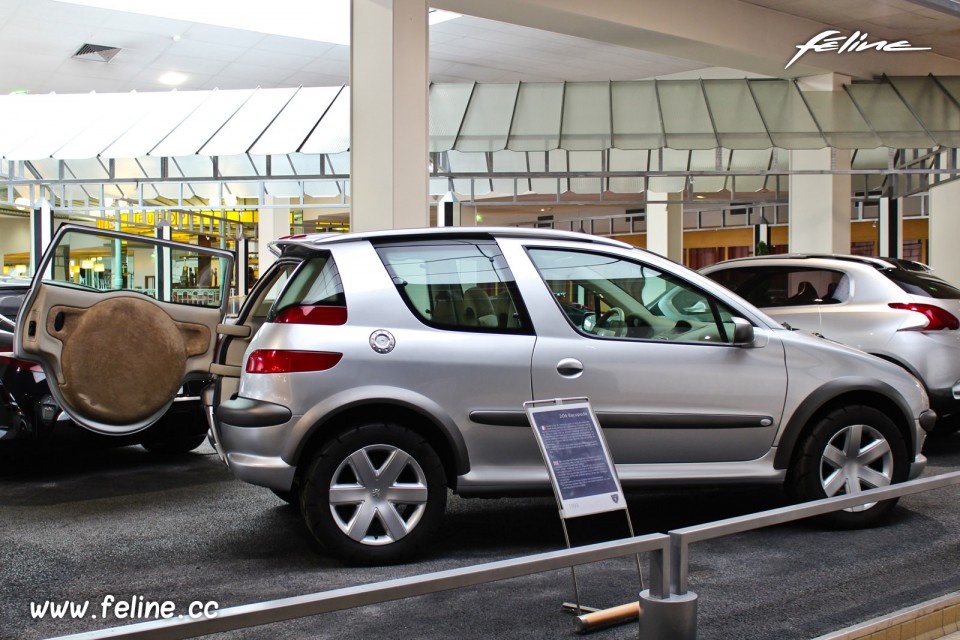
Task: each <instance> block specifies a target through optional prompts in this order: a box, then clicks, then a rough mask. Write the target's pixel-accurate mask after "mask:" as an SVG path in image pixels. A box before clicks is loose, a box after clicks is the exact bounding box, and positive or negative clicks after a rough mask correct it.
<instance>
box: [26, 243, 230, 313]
mask: <svg viewBox="0 0 960 640" xmlns="http://www.w3.org/2000/svg"><path fill="white" fill-rule="evenodd" d="M54 251H55V253H54V258H53V262H52V264H51V266H50V269H49V270H48V271H47V273H46V274H45V275H44V280H45V281H47V282H51V281H52V282H55V283H57V284H60V285H66V286H68V287H76V288H81V289H88V290H89V289H95V290H98V291H136V292H138V293H142V294H143V295H146V296H149V297H151V298H153V299H155V300H160V301H163V302H176V303H179V304H187V305H194V306H201V307H219V306H220V303H221V301H222V300H223V296H224V291H225V288H226V287H225V282H224V279H225V278H224V277H225V276H226V275H227V273H228V271H227V269H228V266H227V262H226V261H225V260H221V259H220V258H217V257H214V256H211V255H210V254H207V253H204V252H202V251H195V250H193V249H189V248H181V247H177V248H166V247H164V248H158V247H157V246H156V245H154V244H151V243H150V242H149V241H147V240H146V239H145V240H144V241H139V240H135V239H129V238H115V237H111V236H101V235H97V234H96V231H95V230H93V229H91V230H83V231H70V232H68V233H66V234H64V236H63V237H62V238H61V239H60V241H59V242H58V244H57V246H56V248H55V250H54Z"/></svg>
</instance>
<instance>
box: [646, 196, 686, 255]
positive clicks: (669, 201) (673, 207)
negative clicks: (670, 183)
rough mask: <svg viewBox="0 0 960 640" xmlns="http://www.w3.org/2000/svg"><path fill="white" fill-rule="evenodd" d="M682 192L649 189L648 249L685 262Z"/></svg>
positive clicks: (647, 212) (647, 213)
mask: <svg viewBox="0 0 960 640" xmlns="http://www.w3.org/2000/svg"><path fill="white" fill-rule="evenodd" d="M682 198H683V194H682V193H657V192H655V191H647V193H646V199H647V209H646V215H647V251H652V252H654V253H659V254H660V255H662V256H666V257H667V258H670V259H671V260H674V261H676V262H680V263H683V204H682V203H681V200H682Z"/></svg>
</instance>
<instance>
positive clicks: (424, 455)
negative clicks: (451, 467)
mask: <svg viewBox="0 0 960 640" xmlns="http://www.w3.org/2000/svg"><path fill="white" fill-rule="evenodd" d="M300 488H301V490H300V512H301V513H302V514H303V518H304V520H305V522H306V524H307V528H308V529H309V530H310V533H311V534H312V535H313V537H314V539H315V540H316V541H317V542H318V543H320V544H321V545H322V546H323V547H325V548H326V549H327V550H328V551H329V552H330V553H332V554H333V555H334V556H335V557H337V558H338V559H340V560H341V561H343V562H345V563H347V564H352V565H380V564H393V563H397V562H402V561H404V560H406V559H408V558H410V557H411V556H413V555H414V554H416V553H417V552H418V551H419V550H420V549H421V548H422V547H423V545H424V544H426V542H427V541H428V540H429V539H430V537H431V536H432V534H433V533H435V532H436V530H437V529H439V527H440V522H441V520H442V518H443V512H444V509H445V508H446V502H447V488H446V474H445V473H444V469H443V464H442V463H441V461H440V458H439V457H438V456H437V454H436V452H435V451H434V450H433V448H432V447H431V446H430V445H429V443H427V442H426V440H424V439H423V438H422V437H420V436H419V435H418V434H416V433H415V432H413V431H411V430H410V429H408V428H406V427H404V426H401V425H397V424H391V423H367V424H363V425H360V426H357V427H353V428H351V429H348V430H346V431H344V432H342V433H341V434H340V435H339V436H337V437H336V438H335V439H333V440H330V441H329V442H327V443H325V444H324V445H323V446H322V447H321V448H320V450H319V451H318V452H317V453H316V455H315V456H314V457H313V459H312V461H310V463H309V466H308V467H307V470H306V473H305V475H304V476H303V478H301V483H300Z"/></svg>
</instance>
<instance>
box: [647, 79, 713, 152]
mask: <svg viewBox="0 0 960 640" xmlns="http://www.w3.org/2000/svg"><path fill="white" fill-rule="evenodd" d="M657 93H658V94H659V96H660V110H661V113H662V114H663V128H664V133H665V134H666V139H667V146H668V147H670V148H671V149H713V148H715V147H717V146H718V143H717V136H716V133H715V132H714V130H713V125H712V124H711V122H710V113H709V112H708V111H707V102H706V100H705V99H704V97H703V91H702V90H701V89H700V83H698V82H690V81H686V80H658V81H657Z"/></svg>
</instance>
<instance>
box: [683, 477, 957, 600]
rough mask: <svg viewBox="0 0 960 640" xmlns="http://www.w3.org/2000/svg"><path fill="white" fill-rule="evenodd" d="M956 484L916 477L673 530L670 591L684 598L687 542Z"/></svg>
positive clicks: (948, 479)
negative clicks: (878, 486)
mask: <svg viewBox="0 0 960 640" xmlns="http://www.w3.org/2000/svg"><path fill="white" fill-rule="evenodd" d="M956 484H960V471H953V472H950V473H944V474H940V475H935V476H930V477H927V478H919V479H917V480H911V481H909V482H902V483H898V484H894V485H890V486H887V487H881V488H879V489H869V490H867V491H864V492H862V493H857V494H853V495H843V496H835V497H833V498H823V499H822V500H814V501H812V502H805V503H802V504H796V505H790V506H786V507H779V508H777V509H770V510H768V511H761V512H759V513H751V514H748V515H745V516H737V517H734V518H727V519H726V520H717V521H716V522H709V523H706V524H698V525H693V526H690V527H684V528H682V529H674V530H672V531H670V532H669V535H670V541H671V544H670V547H671V555H672V563H671V564H672V572H673V576H672V578H671V590H672V592H673V593H675V594H677V595H684V594H685V593H686V592H687V566H688V565H687V559H688V552H689V546H690V544H691V543H694V542H702V541H704V540H712V539H714V538H720V537H723V536H728V535H732V534H734V533H744V532H746V531H753V530H754V529H762V528H764V527H771V526H774V525H778V524H784V523H787V522H793V521H795V520H802V519H804V518H810V517H813V516H819V515H823V514H825V513H830V512H833V511H840V510H841V509H846V508H848V507H855V506H857V505H861V504H867V503H869V502H880V501H881V500H887V499H890V498H899V497H902V496H906V495H911V494H914V493H922V492H924V491H931V490H933V489H940V488H942V487H947V486H950V485H956Z"/></svg>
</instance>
